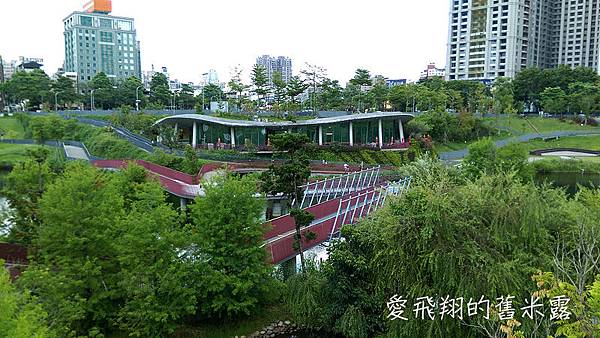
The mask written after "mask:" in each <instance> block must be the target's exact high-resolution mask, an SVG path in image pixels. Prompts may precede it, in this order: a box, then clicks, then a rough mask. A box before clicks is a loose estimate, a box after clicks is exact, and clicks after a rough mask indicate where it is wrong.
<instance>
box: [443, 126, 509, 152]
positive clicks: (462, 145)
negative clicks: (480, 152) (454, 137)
mask: <svg viewBox="0 0 600 338" xmlns="http://www.w3.org/2000/svg"><path fill="white" fill-rule="evenodd" d="M508 137H510V135H509V134H508V133H507V132H505V131H500V132H499V134H498V135H495V136H491V137H490V138H491V139H492V141H500V140H504V139H506V138H508ZM479 140H480V139H477V140H471V141H466V142H448V143H438V142H436V143H434V145H433V148H434V150H435V152H436V153H437V154H441V153H445V152H448V151H456V150H461V149H466V148H468V147H469V146H470V145H471V144H472V143H475V142H477V141H479Z"/></svg>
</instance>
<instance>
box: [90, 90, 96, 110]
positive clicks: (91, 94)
mask: <svg viewBox="0 0 600 338" xmlns="http://www.w3.org/2000/svg"><path fill="white" fill-rule="evenodd" d="M95 91H96V89H92V90H91V91H90V111H92V110H94V92H95Z"/></svg>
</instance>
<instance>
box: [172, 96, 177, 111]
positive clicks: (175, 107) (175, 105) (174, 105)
mask: <svg viewBox="0 0 600 338" xmlns="http://www.w3.org/2000/svg"><path fill="white" fill-rule="evenodd" d="M176 96H177V92H173V110H175V109H177V102H176V101H175V97H176Z"/></svg>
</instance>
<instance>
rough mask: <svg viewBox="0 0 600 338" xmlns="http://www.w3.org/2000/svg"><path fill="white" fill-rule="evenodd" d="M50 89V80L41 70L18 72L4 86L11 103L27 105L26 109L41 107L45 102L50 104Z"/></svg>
mask: <svg viewBox="0 0 600 338" xmlns="http://www.w3.org/2000/svg"><path fill="white" fill-rule="evenodd" d="M50 88H51V81H50V78H49V77H48V75H46V73H45V72H44V71H43V70H41V69H36V70H34V71H32V72H23V71H17V72H15V74H14V75H13V77H12V78H11V79H10V80H9V81H8V82H7V83H5V84H4V90H5V92H6V94H7V96H8V100H9V102H13V103H21V102H23V103H27V105H26V107H35V106H40V105H41V104H42V103H44V102H50ZM52 100H54V97H52Z"/></svg>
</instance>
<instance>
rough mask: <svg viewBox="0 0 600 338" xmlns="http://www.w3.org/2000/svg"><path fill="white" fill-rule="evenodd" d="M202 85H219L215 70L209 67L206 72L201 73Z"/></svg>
mask: <svg viewBox="0 0 600 338" xmlns="http://www.w3.org/2000/svg"><path fill="white" fill-rule="evenodd" d="M202 85H203V86H208V85H219V74H218V73H217V71H216V70H214V69H211V70H209V71H208V73H204V74H202Z"/></svg>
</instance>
